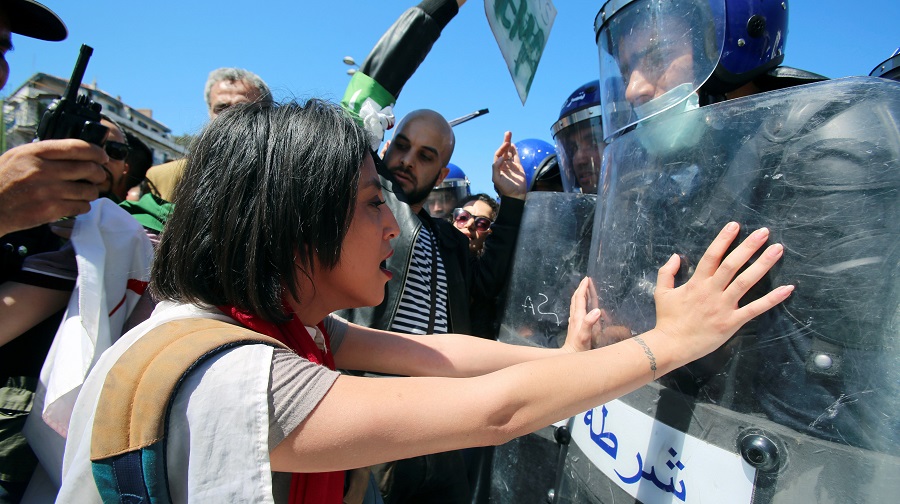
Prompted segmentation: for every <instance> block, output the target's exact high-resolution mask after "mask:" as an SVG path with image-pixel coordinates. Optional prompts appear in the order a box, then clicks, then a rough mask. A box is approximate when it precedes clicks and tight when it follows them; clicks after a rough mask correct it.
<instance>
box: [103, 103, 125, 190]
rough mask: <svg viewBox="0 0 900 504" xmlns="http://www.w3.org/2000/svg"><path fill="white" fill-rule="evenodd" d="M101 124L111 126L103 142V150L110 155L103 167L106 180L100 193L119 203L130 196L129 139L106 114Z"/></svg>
mask: <svg viewBox="0 0 900 504" xmlns="http://www.w3.org/2000/svg"><path fill="white" fill-rule="evenodd" d="M100 124H102V125H104V126H106V127H107V128H109V133H108V134H107V135H106V141H105V142H104V143H103V150H104V151H106V155H107V156H109V161H107V162H106V163H104V164H103V169H104V170H105V171H106V182H104V183H103V184H101V186H100V194H101V196H106V197H107V198H109V199H111V200H113V201H115V202H116V203H119V202H122V201H124V200H125V197H126V196H128V189H130V187H128V177H127V175H128V164H126V163H125V158H126V157H128V152H129V151H130V149H129V147H128V139H126V138H125V133H124V132H123V131H122V129H121V128H119V125H118V124H116V122H115V121H113V120H112V119H110V118H108V117H105V116H104V117H103V119H102V120H101V121H100Z"/></svg>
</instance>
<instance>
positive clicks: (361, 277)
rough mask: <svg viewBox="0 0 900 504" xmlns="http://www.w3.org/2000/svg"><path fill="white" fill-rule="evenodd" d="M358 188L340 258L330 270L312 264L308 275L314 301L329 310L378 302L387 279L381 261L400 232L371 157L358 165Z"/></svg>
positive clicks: (390, 252) (389, 254)
mask: <svg viewBox="0 0 900 504" xmlns="http://www.w3.org/2000/svg"><path fill="white" fill-rule="evenodd" d="M358 187H359V189H358V193H357V195H356V203H355V205H354V208H353V218H352V220H351V222H350V227H349V228H348V229H347V235H346V236H345V237H344V241H343V243H342V245H341V259H340V261H339V262H338V264H337V265H336V266H335V267H334V268H333V269H325V268H320V267H318V266H314V267H313V272H312V274H311V275H310V276H311V277H312V282H313V285H314V286H315V288H314V294H313V295H314V296H315V297H316V298H317V299H316V301H317V302H320V303H324V306H326V307H328V308H329V310H330V311H334V310H339V309H343V308H357V307H361V306H376V305H378V304H380V303H381V301H382V300H383V299H384V284H385V282H387V281H388V280H390V279H391V273H390V272H389V271H388V270H387V269H385V268H384V261H386V260H387V258H388V257H390V256H391V255H392V254H393V248H392V247H391V239H393V238H396V237H397V236H398V235H399V234H400V228H399V226H398V225H397V221H396V220H395V219H394V214H393V213H392V212H391V209H390V208H388V206H387V205H386V204H385V202H384V195H383V193H382V189H381V181H380V179H379V178H378V174H377V173H376V171H375V163H374V162H373V161H372V158H371V156H368V155H367V156H366V158H365V160H364V162H363V164H362V167H361V168H360V174H359V186H358Z"/></svg>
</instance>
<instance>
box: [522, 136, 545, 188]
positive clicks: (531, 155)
mask: <svg viewBox="0 0 900 504" xmlns="http://www.w3.org/2000/svg"><path fill="white" fill-rule="evenodd" d="M515 145H516V151H517V152H518V153H519V160H520V161H521V162H522V169H524V170H525V181H526V183H527V184H528V189H529V190H530V189H531V186H532V184H534V173H535V170H537V167H538V166H539V165H540V164H541V163H542V162H543V161H544V159H546V158H547V156H550V155H552V154H554V153H555V149H554V148H553V145H551V144H550V142H545V141H544V140H540V139H537V138H526V139H525V140H519V141H518V142H516V144H515Z"/></svg>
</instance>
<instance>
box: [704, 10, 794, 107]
mask: <svg viewBox="0 0 900 504" xmlns="http://www.w3.org/2000/svg"><path fill="white" fill-rule="evenodd" d="M787 8H788V6H787V0H783V1H779V2H771V1H764V0H740V1H735V0H726V2H725V45H724V47H723V50H722V56H721V57H720V58H719V63H718V64H717V65H716V69H715V71H714V72H713V74H712V75H711V76H710V78H709V80H707V81H706V83H705V84H704V85H703V87H702V88H701V89H702V91H703V92H705V93H708V94H712V95H724V94H725V93H728V92H730V91H734V90H735V89H737V88H739V87H741V86H743V85H745V84H747V83H749V82H752V81H753V80H754V79H756V78H757V77H759V76H760V75H762V74H764V73H766V72H768V71H769V70H771V69H773V68H775V67H777V66H779V65H781V63H783V62H784V46H785V40H786V38H787V31H788V10H787Z"/></svg>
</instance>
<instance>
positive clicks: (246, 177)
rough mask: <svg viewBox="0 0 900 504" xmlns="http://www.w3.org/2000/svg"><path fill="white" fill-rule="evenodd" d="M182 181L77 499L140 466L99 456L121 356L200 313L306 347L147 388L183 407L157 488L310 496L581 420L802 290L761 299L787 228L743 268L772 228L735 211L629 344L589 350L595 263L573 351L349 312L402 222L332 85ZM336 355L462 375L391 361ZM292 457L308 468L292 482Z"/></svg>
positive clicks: (297, 466) (242, 130)
mask: <svg viewBox="0 0 900 504" xmlns="http://www.w3.org/2000/svg"><path fill="white" fill-rule="evenodd" d="M273 124H275V125H278V126H279V127H274V128H273V127H270V126H271V125H273ZM210 174H215V176H210ZM177 191H178V195H177V200H178V201H179V203H178V204H177V205H176V206H175V209H174V211H173V214H172V216H171V218H170V219H169V221H168V224H167V227H166V229H165V231H164V232H163V235H162V240H161V243H160V246H159V253H158V254H157V255H156V257H155V263H154V267H153V273H152V289H153V290H154V291H155V292H156V293H157V294H158V295H159V296H160V297H161V298H162V299H163V300H165V301H164V303H162V304H161V305H160V306H159V307H158V309H157V310H156V311H155V312H154V314H153V316H152V317H151V319H150V320H149V321H148V322H147V323H145V324H143V325H141V326H140V327H138V328H136V329H135V330H133V331H132V332H131V333H129V334H128V335H126V336H124V337H123V338H122V339H121V340H119V342H117V343H116V344H115V345H114V346H113V347H112V348H111V349H110V350H109V351H107V352H106V353H105V354H104V355H103V356H102V357H101V358H100V360H99V362H98V364H97V366H96V367H95V368H94V370H93V371H92V373H91V375H90V377H89V378H88V380H87V381H86V382H85V385H84V388H83V389H82V391H81V394H80V396H79V398H78V402H77V404H76V406H75V411H74V415H73V418H72V422H71V425H70V434H69V436H68V441H67V447H66V465H65V468H64V471H65V473H64V479H63V488H62V491H61V494H60V496H59V499H60V501H61V502H79V503H89V502H101V499H100V495H99V493H98V489H97V485H98V484H101V485H103V487H104V489H105V490H109V491H114V490H115V487H116V485H117V484H125V483H128V482H127V481H126V480H125V479H122V478H124V476H122V473H117V472H116V473H113V472H108V468H109V464H116V463H118V462H116V460H118V461H122V462H124V461H125V460H124V459H122V458H121V457H115V458H114V460H107V459H105V458H103V457H100V458H97V457H95V460H96V462H95V463H94V465H93V468H92V462H91V454H90V453H89V452H91V450H92V447H91V445H92V444H93V443H97V444H98V445H97V447H96V449H97V450H100V451H102V448H104V446H105V445H107V444H108V443H110V442H111V443H115V442H116V441H115V440H116V439H119V438H120V437H121V436H120V435H119V434H118V433H109V432H106V431H104V430H93V428H94V426H95V425H96V423H95V422H97V421H100V422H105V421H106V420H108V419H109V415H107V413H112V412H113V411H121V409H122V408H123V407H124V406H125V405H124V404H119V403H111V404H107V403H105V402H104V399H103V397H105V395H104V396H101V395H100V390H101V388H102V387H103V384H104V382H106V381H107V380H108V379H109V378H110V377H112V376H113V374H110V373H117V372H118V370H122V371H127V369H121V368H120V366H125V365H126V364H125V361H124V360H123V359H125V360H130V359H131V358H132V357H137V356H141V355H142V354H143V353H148V354H149V355H153V354H155V352H156V350H155V349H144V350H142V348H143V347H142V345H144V344H149V342H152V341H154V340H155V339H156V338H157V337H163V338H169V337H173V336H174V334H173V332H174V333H179V332H180V333H182V334H183V338H185V339H186V341H194V340H195V339H196V338H199V337H200V333H197V332H192V331H191V329H190V327H191V325H193V326H194V327H201V326H202V327H204V328H207V329H208V328H209V327H214V328H215V327H218V328H219V329H218V330H219V331H220V332H222V333H225V332H229V331H230V332H234V331H240V327H241V326H243V327H247V328H249V329H251V330H253V331H257V332H260V333H263V334H265V335H267V336H269V337H271V338H274V339H275V340H278V342H280V343H273V344H279V345H284V346H286V347H287V348H281V347H278V348H274V349H273V347H272V346H269V345H267V344H249V345H242V346H237V347H229V348H226V349H223V350H222V351H219V352H215V353H213V354H210V355H208V359H207V360H204V361H203V362H201V363H200V364H199V365H197V366H196V367H193V368H192V369H193V370H192V371H189V372H188V373H187V375H186V377H185V381H184V383H183V385H182V386H181V387H180V389H179V391H177V392H175V393H174V400H173V402H172V403H171V404H170V407H169V408H166V407H165V406H163V405H164V404H165V403H167V402H168V400H167V399H166V398H165V397H153V398H147V397H146V396H142V395H140V394H139V395H138V396H137V397H136V399H138V400H139V401H140V400H142V399H149V401H150V402H158V403H159V405H158V406H157V408H158V409H160V410H161V411H163V410H166V409H168V410H169V411H170V412H169V413H168V420H166V423H167V425H168V429H167V434H168V442H167V447H165V448H162V449H165V450H166V455H165V456H164V457H162V458H161V460H164V461H165V462H164V463H165V465H167V466H168V467H167V468H166V467H161V466H159V465H155V466H153V467H145V471H149V472H155V477H157V478H159V479H156V480H155V481H157V482H158V483H159V485H156V486H153V487H144V486H141V487H140V488H141V489H145V490H146V491H148V492H150V493H155V492H159V491H165V490H161V489H169V490H170V494H171V497H172V498H173V500H174V501H175V502H186V501H198V500H217V501H221V502H238V501H241V502H248V501H260V502H270V501H272V500H273V495H274V500H275V501H276V502H283V501H286V498H287V497H288V495H289V494H290V499H291V501H293V502H317V503H339V502H341V501H342V494H343V488H344V485H343V474H344V473H343V470H344V469H349V468H354V467H359V466H365V465H372V464H376V463H379V462H384V461H387V460H397V459H403V458H406V457H413V456H417V455H421V454H424V453H431V452H439V451H446V450H453V449H459V448H465V447H470V446H480V445H489V444H497V443H502V442H504V441H506V440H508V439H511V438H513V437H515V436H519V435H521V434H524V433H526V432H530V431H532V430H534V429H537V428H540V427H543V426H545V425H548V424H550V423H552V422H554V421H557V420H560V419H562V418H566V417H568V416H571V415H573V414H576V413H578V412H580V411H583V410H585V409H586V408H589V407H591V406H592V405H596V404H601V403H603V402H605V401H607V400H609V399H611V398H612V397H615V396H618V395H621V394H623V393H626V392H628V391H630V390H633V389H634V388H636V387H638V386H641V385H642V384H644V383H646V382H648V381H650V380H652V379H655V378H657V377H659V376H660V375H662V374H665V373H667V372H669V371H670V370H671V369H673V368H674V367H676V366H679V365H682V364H684V363H686V362H688V361H690V360H692V359H695V358H697V357H699V356H702V355H703V354H705V353H707V352H709V351H711V350H713V349H715V348H716V347H718V346H719V345H720V344H722V343H723V342H724V341H725V340H726V339H727V338H728V337H729V336H730V335H731V334H732V333H733V332H734V331H736V330H737V329H738V328H739V327H741V326H742V325H743V324H744V323H746V322H747V321H749V320H750V319H751V318H753V317H754V316H756V315H758V314H759V313H761V312H763V311H765V310H767V309H769V308H771V307H773V306H775V305H776V304H778V303H779V302H781V301H783V300H784V299H785V298H787V296H788V295H789V294H790V292H791V290H792V287H790V286H786V287H779V288H777V289H775V290H774V291H772V292H770V293H768V294H767V295H765V296H764V297H762V298H759V299H756V300H752V301H750V302H746V303H745V301H749V300H743V299H742V298H743V297H744V295H745V294H746V292H747V290H748V289H749V288H750V287H751V286H752V285H753V284H755V283H756V281H757V280H759V279H760V278H761V277H762V276H763V275H764V274H765V273H766V271H768V269H769V268H771V267H772V266H773V265H774V264H775V262H776V261H777V260H778V258H779V256H780V255H781V253H782V248H781V246H780V245H777V244H776V245H771V246H769V247H768V248H766V250H765V251H764V252H762V254H761V255H760V258H759V259H758V260H757V261H756V262H754V263H752V264H750V265H749V266H748V267H747V268H746V269H742V266H744V264H745V263H746V262H747V261H748V260H749V258H750V257H751V256H752V255H754V254H756V253H757V252H758V251H759V250H760V249H761V248H762V246H763V244H764V243H765V242H766V239H767V236H768V233H767V231H766V230H765V229H761V230H758V231H756V232H754V233H752V235H751V237H750V238H748V239H746V240H744V242H743V243H742V244H740V245H739V246H737V247H736V248H735V249H734V250H733V251H732V252H731V253H730V254H728V255H727V257H726V251H727V250H728V249H729V247H730V245H731V243H732V241H733V240H734V238H735V236H736V235H737V233H738V226H737V225H736V224H735V223H731V224H729V225H728V226H727V227H725V228H724V229H723V230H722V231H721V233H720V235H719V236H718V238H717V239H716V240H715V241H714V242H713V244H712V245H711V246H710V248H709V250H708V251H707V253H706V254H705V255H704V257H703V258H702V259H700V261H699V263H698V264H697V267H696V273H695V274H694V276H693V278H691V279H690V280H689V281H688V283H687V285H685V286H682V287H679V288H674V275H675V273H676V272H677V271H678V269H679V259H678V256H673V257H672V258H671V259H670V260H669V261H668V262H667V263H666V264H665V265H664V266H663V267H662V268H661V270H660V273H659V287H658V289H657V301H658V308H657V313H658V323H657V326H656V327H655V328H654V329H653V330H651V331H649V332H648V333H645V334H643V335H640V336H636V337H635V338H632V339H629V340H628V341H623V342H621V343H619V344H617V345H613V346H610V347H606V348H602V349H597V350H591V351H583V352H579V353H577V354H575V355H572V354H571V353H572V352H574V351H577V350H586V347H588V346H589V345H590V338H591V332H592V328H593V326H594V325H595V324H596V323H597V322H598V320H599V314H600V310H599V309H597V308H593V309H590V311H589V310H588V304H589V303H591V302H592V301H591V300H590V299H589V296H588V292H589V284H590V281H589V280H588V279H585V281H584V282H583V283H582V286H581V288H580V289H579V290H578V292H577V293H576V295H575V296H573V302H572V308H571V318H572V323H571V324H570V331H569V337H568V338H567V343H566V345H565V347H564V348H563V349H552V350H551V349H541V348H533V347H524V346H514V345H504V344H500V343H496V342H492V341H485V340H481V339H478V338H470V337H465V336H456V335H443V336H441V335H438V336H434V335H428V336H416V335H409V334H399V333H394V332H388V331H379V330H374V329H369V328H365V327H361V326H357V325H354V324H347V323H346V322H345V321H342V320H341V319H338V318H335V317H333V316H330V315H329V314H330V313H332V312H334V311H335V310H338V309H340V308H348V307H356V306H363V305H374V304H378V303H380V302H381V301H382V298H383V297H384V293H385V289H384V286H385V283H386V282H388V280H390V279H391V276H392V275H391V273H390V272H389V271H388V270H387V269H385V268H384V267H383V261H384V259H385V258H386V257H389V256H390V255H391V254H392V247H391V240H392V239H393V238H395V237H396V236H397V234H398V233H399V232H400V227H399V225H398V222H397V221H396V220H395V218H394V216H393V215H392V213H391V211H390V210H389V208H388V207H387V206H385V205H384V197H385V194H384V191H383V188H382V186H381V182H380V178H379V176H378V174H377V172H376V169H375V165H374V159H373V157H372V155H371V153H370V151H369V142H368V136H367V133H366V132H365V131H363V130H362V129H361V128H360V127H359V126H357V125H356V124H355V123H354V122H353V121H352V120H351V119H349V118H348V117H347V116H346V115H345V114H344V113H343V112H342V111H341V110H340V109H338V108H337V107H335V106H331V105H328V104H326V103H324V102H320V101H317V100H312V101H310V102H308V103H306V104H304V105H298V104H286V105H282V106H277V105H272V104H265V103H254V104H248V105H240V106H237V107H235V110H230V111H227V112H225V113H223V114H222V115H221V116H220V117H219V118H218V119H217V120H216V121H214V122H212V123H211V124H210V125H209V126H207V128H206V129H205V131H204V132H203V133H202V134H201V136H200V138H199V139H198V141H197V143H196V144H195V148H194V150H193V151H192V152H191V153H190V154H189V156H188V158H187V164H186V172H185V177H184V179H183V182H182V183H181V184H180V185H179V186H178V189H177ZM289 221H290V222H295V223H296V224H297V225H295V226H284V225H283V223H284V222H289ZM739 270H740V271H741V272H740V273H739V274H737V272H738V271H739ZM739 300H740V301H742V303H741V305H742V306H740V307H739V306H738V302H739ZM175 319H180V321H181V322H180V323H178V324H175V325H173V324H169V323H167V322H169V321H173V320H175ZM213 321H217V322H216V323H213ZM207 324H212V325H207ZM178 327H181V329H178ZM186 328H187V330H185V329H186ZM326 328H328V329H330V330H328V329H326ZM213 330H216V329H213ZM329 334H330V336H329ZM135 342H140V343H141V345H136V346H133V345H132V344H133V343H135ZM129 347H130V348H129ZM117 362H118V363H117ZM516 364H518V365H516ZM335 367H338V368H342V369H356V370H372V371H376V372H380V373H390V374H396V375H409V376H419V377H423V376H446V377H457V378H396V379H373V378H365V377H357V376H348V375H341V374H338V373H336V372H334V371H333V370H332V369H334V368H335ZM329 368H330V369H329ZM111 369H112V371H110V370H111ZM463 377H468V378H463ZM460 378H462V379H460ZM116 383H117V385H127V384H125V383H122V382H121V381H120V380H119V379H116ZM105 393H106V392H104V394H105ZM473 397H477V398H478V400H475V401H473V400H472V398H473ZM139 408H142V407H141V406H139ZM141 411H146V410H143V409H141ZM95 412H96V416H95ZM143 416H147V415H141V417H143ZM137 419H138V420H141V419H143V418H137ZM198 461H200V463H198ZM166 469H168V471H167V470H166ZM95 471H96V472H95ZM273 471H274V474H275V476H274V477H273V476H272V474H273ZM335 471H337V472H335ZM95 473H96V474H105V475H107V476H109V477H110V478H112V479H113V480H107V479H105V478H99V479H96V480H95V478H94V474H95ZM279 473H293V474H291V475H289V477H290V478H291V479H292V481H291V482H288V481H286V480H285V479H282V476H280V475H279ZM117 474H118V476H117ZM117 478H118V479H117ZM164 481H165V483H164V484H163V482H164Z"/></svg>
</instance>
